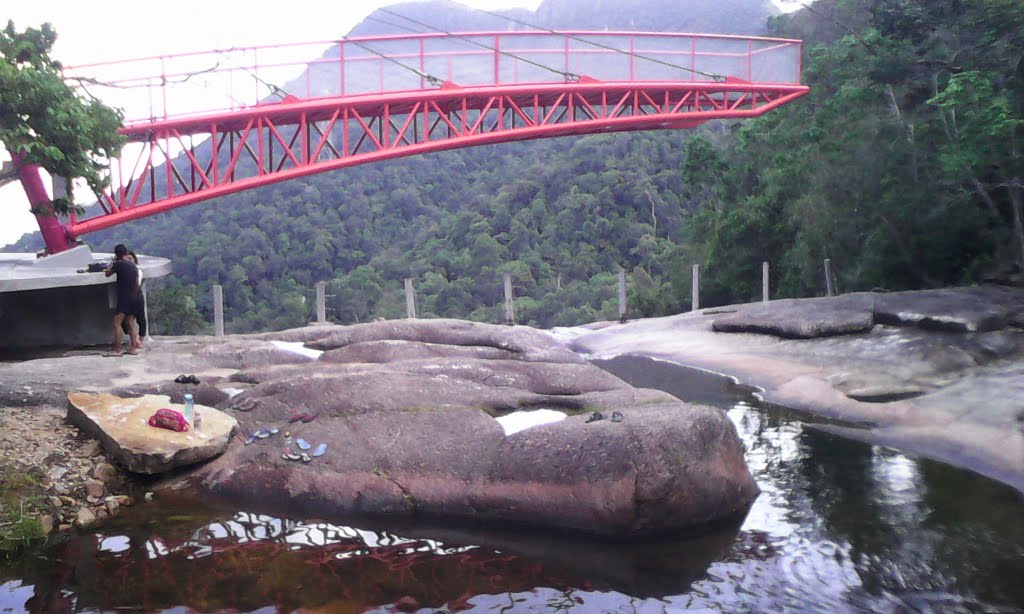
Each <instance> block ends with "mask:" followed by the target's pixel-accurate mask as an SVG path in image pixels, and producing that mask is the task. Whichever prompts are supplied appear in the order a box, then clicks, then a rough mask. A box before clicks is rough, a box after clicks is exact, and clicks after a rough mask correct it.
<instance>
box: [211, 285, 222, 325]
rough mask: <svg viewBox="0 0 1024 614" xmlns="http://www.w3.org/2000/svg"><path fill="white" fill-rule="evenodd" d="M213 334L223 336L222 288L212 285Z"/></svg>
mask: <svg viewBox="0 0 1024 614" xmlns="http://www.w3.org/2000/svg"><path fill="white" fill-rule="evenodd" d="M213 335H214V336H215V337H223V336H224V288H223V287H221V286H220V285H215V286H213Z"/></svg>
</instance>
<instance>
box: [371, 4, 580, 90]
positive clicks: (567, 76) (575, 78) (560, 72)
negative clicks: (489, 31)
mask: <svg viewBox="0 0 1024 614" xmlns="http://www.w3.org/2000/svg"><path fill="white" fill-rule="evenodd" d="M377 10H379V11H381V12H383V13H387V14H388V15H394V16H395V17H399V18H401V19H405V20H407V21H411V22H412V23H414V24H417V25H419V26H422V27H424V28H430V29H431V30H434V31H435V32H440V33H442V34H445V35H448V36H451V37H453V38H461V39H462V40H464V41H466V42H467V43H470V44H472V45H476V46H477V47H482V48H484V49H487V50H489V51H493V52H495V53H499V54H501V55H504V56H508V57H510V58H514V59H516V60H519V61H520V62H526V63H527V64H532V65H533V66H536V67H538V68H543V69H544V70H547V71H549V72H553V73H555V74H557V75H562V77H563V78H565V80H566V81H571V82H576V81H579V80H580V76H579V75H577V74H575V73H572V72H568V71H564V70H558V69H557V68H551V67H550V66H547V65H544V64H541V63H540V62H534V61H533V60H529V59H527V58H524V57H522V56H518V55H516V54H514V53H509V52H507V51H502V50H501V49H496V48H494V47H491V46H490V45H485V44H484V43H481V42H478V41H475V40H473V39H471V38H468V37H466V36H462V35H460V34H453V33H451V32H448V31H447V30H442V29H441V28H436V27H434V26H432V25H430V24H427V23H423V22H422V21H419V20H416V19H413V18H412V17H406V16H405V15H401V14H399V13H396V12H394V11H391V10H389V9H387V8H384V7H381V8H379V9H377Z"/></svg>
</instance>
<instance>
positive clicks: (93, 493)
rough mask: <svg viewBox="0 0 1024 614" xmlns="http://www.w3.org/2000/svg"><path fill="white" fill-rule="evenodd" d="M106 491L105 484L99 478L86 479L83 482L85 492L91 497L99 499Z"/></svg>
mask: <svg viewBox="0 0 1024 614" xmlns="http://www.w3.org/2000/svg"><path fill="white" fill-rule="evenodd" d="M106 492H107V485H106V484H104V483H103V482H101V481H99V480H87V481H86V482H85V493H86V494H87V495H88V496H89V497H92V498H93V499H99V498H100V497H102V496H103V495H104V494H106Z"/></svg>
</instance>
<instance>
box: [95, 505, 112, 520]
mask: <svg viewBox="0 0 1024 614" xmlns="http://www.w3.org/2000/svg"><path fill="white" fill-rule="evenodd" d="M93 513H94V514H96V517H97V518H106V517H107V516H109V515H110V513H109V512H107V508H105V507H101V508H97V509H96V511H95V512H93Z"/></svg>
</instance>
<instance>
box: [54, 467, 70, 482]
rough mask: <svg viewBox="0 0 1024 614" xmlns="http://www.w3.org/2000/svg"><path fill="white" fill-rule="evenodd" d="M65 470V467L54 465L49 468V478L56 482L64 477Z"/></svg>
mask: <svg viewBox="0 0 1024 614" xmlns="http://www.w3.org/2000/svg"><path fill="white" fill-rule="evenodd" d="M67 472H68V470H67V467H54V468H53V469H50V479H51V480H53V481H54V482H57V481H59V480H60V479H61V478H62V477H64V475H65V474H66V473H67Z"/></svg>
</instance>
